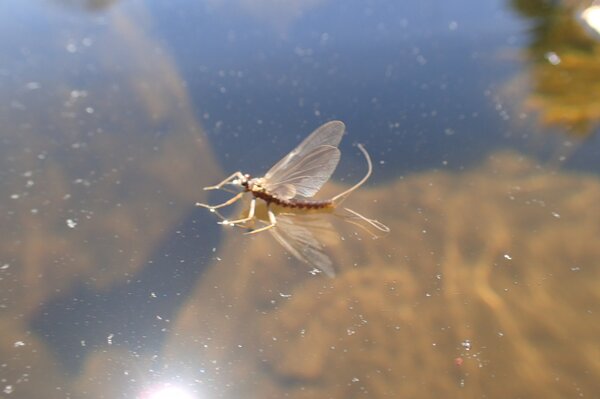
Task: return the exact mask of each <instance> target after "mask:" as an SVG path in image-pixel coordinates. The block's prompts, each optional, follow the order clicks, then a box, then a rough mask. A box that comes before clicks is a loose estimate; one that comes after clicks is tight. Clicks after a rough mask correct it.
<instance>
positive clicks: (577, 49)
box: [511, 0, 600, 137]
mask: <svg viewBox="0 0 600 399" xmlns="http://www.w3.org/2000/svg"><path fill="white" fill-rule="evenodd" d="M511 3H512V6H513V8H514V9H515V10H517V11H518V12H519V14H521V15H522V16H524V17H526V18H528V19H531V20H533V28H532V29H531V38H532V39H531V43H530V44H529V47H528V48H527V50H526V52H527V53H526V56H527V59H528V60H530V62H531V72H530V80H531V85H532V91H531V93H530V94H529V97H528V98H527V99H526V106H528V107H529V108H532V109H534V110H537V111H539V112H540V120H541V123H542V124H544V125H546V126H559V127H566V128H567V129H568V130H569V131H570V132H572V133H573V134H575V135H577V136H581V137H586V136H588V135H590V134H591V133H592V132H593V130H594V128H595V127H596V126H597V125H598V121H599V120H600V101H598V94H597V93H598V92H599V91H600V81H599V80H598V76H600V43H599V42H598V41H596V40H595V39H594V38H593V37H592V36H590V35H589V34H588V32H587V31H586V30H585V28H584V27H583V26H582V25H581V24H580V23H579V21H578V20H577V14H578V11H579V9H578V5H579V3H578V2H567V1H565V2H559V1H555V2H548V1H543V0H534V1H528V0H512V2H511Z"/></svg>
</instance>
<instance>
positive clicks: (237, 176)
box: [204, 170, 244, 190]
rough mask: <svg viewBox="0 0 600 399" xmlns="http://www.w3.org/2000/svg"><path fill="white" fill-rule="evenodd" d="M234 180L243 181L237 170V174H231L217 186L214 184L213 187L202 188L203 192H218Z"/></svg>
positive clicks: (241, 174)
mask: <svg viewBox="0 0 600 399" xmlns="http://www.w3.org/2000/svg"><path fill="white" fill-rule="evenodd" d="M235 178H237V179H240V180H244V175H243V173H242V172H240V171H239V170H238V171H237V172H235V173H232V174H231V176H229V177H227V178H225V179H224V180H223V181H221V182H220V183H219V184H215V185H214V186H208V187H204V190H218V189H220V188H221V187H223V186H224V185H225V184H227V183H229V182H231V181H232V180H234V179H235Z"/></svg>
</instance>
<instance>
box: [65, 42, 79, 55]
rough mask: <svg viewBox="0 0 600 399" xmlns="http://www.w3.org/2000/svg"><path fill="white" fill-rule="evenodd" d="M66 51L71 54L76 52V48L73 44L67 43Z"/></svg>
mask: <svg viewBox="0 0 600 399" xmlns="http://www.w3.org/2000/svg"><path fill="white" fill-rule="evenodd" d="M66 49H67V51H68V52H69V53H71V54H73V53H76V52H77V46H76V45H75V43H69V44H67V46H66Z"/></svg>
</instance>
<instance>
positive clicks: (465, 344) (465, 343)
mask: <svg viewBox="0 0 600 399" xmlns="http://www.w3.org/2000/svg"><path fill="white" fill-rule="evenodd" d="M460 344H461V345H462V347H463V348H465V350H467V351H470V350H471V340H469V339H465V340H464V341H463V342H461V343H460Z"/></svg>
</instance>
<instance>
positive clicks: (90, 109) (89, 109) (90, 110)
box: [85, 107, 94, 114]
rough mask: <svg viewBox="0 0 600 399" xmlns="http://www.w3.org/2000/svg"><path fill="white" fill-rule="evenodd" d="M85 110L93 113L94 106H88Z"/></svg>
mask: <svg viewBox="0 0 600 399" xmlns="http://www.w3.org/2000/svg"><path fill="white" fill-rule="evenodd" d="M85 112H87V113H88V114H93V113H94V108H92V107H87V108H86V109H85Z"/></svg>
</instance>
